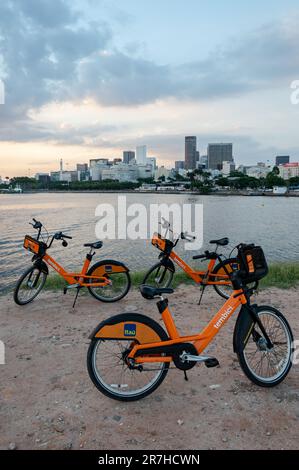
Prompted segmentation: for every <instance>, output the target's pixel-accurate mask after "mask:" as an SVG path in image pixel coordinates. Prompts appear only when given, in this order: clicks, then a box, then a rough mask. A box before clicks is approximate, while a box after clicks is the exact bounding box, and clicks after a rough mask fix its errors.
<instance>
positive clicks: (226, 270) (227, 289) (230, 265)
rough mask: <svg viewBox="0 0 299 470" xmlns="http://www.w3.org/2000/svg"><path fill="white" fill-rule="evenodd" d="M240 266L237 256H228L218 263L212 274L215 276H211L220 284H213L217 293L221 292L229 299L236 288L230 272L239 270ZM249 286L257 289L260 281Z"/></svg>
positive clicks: (221, 294) (220, 293)
mask: <svg viewBox="0 0 299 470" xmlns="http://www.w3.org/2000/svg"><path fill="white" fill-rule="evenodd" d="M239 268H240V267H239V262H238V259H237V258H227V259H225V260H224V261H222V262H221V263H219V264H217V266H215V268H214V270H213V273H212V274H214V275H215V276H211V277H210V279H211V281H213V282H218V284H213V287H214V289H215V291H216V292H217V294H219V295H220V296H221V297H223V298H224V299H228V298H229V297H230V296H231V294H232V293H233V290H234V289H233V286H232V284H231V282H230V279H229V277H228V274H231V273H232V272H233V271H238V270H239ZM247 287H249V288H251V289H257V287H258V282H253V283H251V284H248V286H247Z"/></svg>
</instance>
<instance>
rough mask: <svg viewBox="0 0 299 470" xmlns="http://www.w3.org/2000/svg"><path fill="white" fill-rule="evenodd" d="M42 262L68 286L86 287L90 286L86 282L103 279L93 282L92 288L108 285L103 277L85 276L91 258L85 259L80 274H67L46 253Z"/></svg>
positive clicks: (107, 281) (107, 280) (108, 282)
mask: <svg viewBox="0 0 299 470" xmlns="http://www.w3.org/2000/svg"><path fill="white" fill-rule="evenodd" d="M43 261H45V262H46V263H47V264H48V265H49V266H51V267H52V268H53V269H54V270H55V271H56V272H57V273H58V274H59V275H60V276H62V277H63V278H64V279H65V280H66V282H67V283H68V284H78V285H79V286H80V287H88V286H90V284H89V283H88V282H86V281H87V280H90V279H101V278H102V279H103V280H102V281H99V282H93V283H92V286H93V287H103V286H107V285H109V284H110V281H109V279H107V278H105V277H103V276H90V275H87V274H86V273H87V271H88V268H89V265H90V263H91V257H87V258H86V260H85V261H84V264H83V267H82V270H81V272H68V271H66V270H65V269H64V268H63V267H62V266H61V265H60V264H59V263H57V261H55V260H54V258H52V256H50V255H48V253H46V254H45V255H44V256H43Z"/></svg>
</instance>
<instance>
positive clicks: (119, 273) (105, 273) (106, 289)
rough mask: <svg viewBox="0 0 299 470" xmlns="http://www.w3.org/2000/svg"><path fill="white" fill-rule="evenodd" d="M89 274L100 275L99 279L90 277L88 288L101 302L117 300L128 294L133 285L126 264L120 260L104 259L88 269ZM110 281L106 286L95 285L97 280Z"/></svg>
mask: <svg viewBox="0 0 299 470" xmlns="http://www.w3.org/2000/svg"><path fill="white" fill-rule="evenodd" d="M87 274H88V276H99V279H94V280H93V279H90V280H89V284H90V285H89V286H88V290H89V292H90V293H91V295H92V296H93V297H95V298H96V299H97V300H100V301H101V302H117V301H118V300H120V299H122V298H123V297H125V295H127V293H128V292H129V290H130V287H131V278H130V274H129V270H128V269H127V268H126V266H125V265H124V264H122V263H120V262H118V261H113V260H103V261H99V262H98V263H95V264H94V265H93V266H92V267H91V268H90V270H89V271H88V273H87ZM103 278H105V279H108V280H109V281H110V283H109V284H107V285H106V286H100V287H99V286H93V285H92V284H93V283H95V282H99V280H101V281H102V280H103Z"/></svg>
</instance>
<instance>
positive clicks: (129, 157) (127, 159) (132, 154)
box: [123, 150, 135, 165]
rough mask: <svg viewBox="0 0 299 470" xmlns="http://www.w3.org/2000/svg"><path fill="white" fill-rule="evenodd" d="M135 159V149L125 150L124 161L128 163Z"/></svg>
mask: <svg viewBox="0 0 299 470" xmlns="http://www.w3.org/2000/svg"><path fill="white" fill-rule="evenodd" d="M134 159H135V152H133V150H125V151H124V152H123V162H124V163H126V164H127V165H128V164H129V163H130V162H131V161H132V160H134Z"/></svg>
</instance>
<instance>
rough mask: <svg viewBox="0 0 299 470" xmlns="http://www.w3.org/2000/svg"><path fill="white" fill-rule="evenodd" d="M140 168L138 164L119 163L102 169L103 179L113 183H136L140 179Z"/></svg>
mask: <svg viewBox="0 0 299 470" xmlns="http://www.w3.org/2000/svg"><path fill="white" fill-rule="evenodd" d="M138 177H139V175H138V166H137V165H136V164H129V165H128V164H126V163H123V162H122V163H118V164H117V165H111V166H108V165H107V166H106V168H103V169H102V172H101V179H102V180H103V181H104V180H113V181H119V182H124V181H131V182H136V181H137V179H138Z"/></svg>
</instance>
